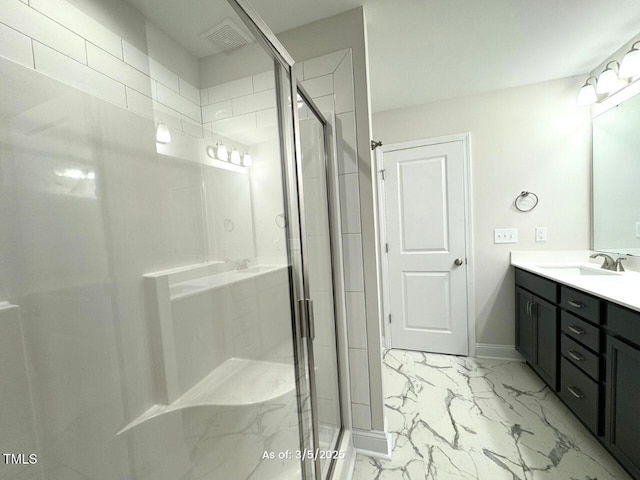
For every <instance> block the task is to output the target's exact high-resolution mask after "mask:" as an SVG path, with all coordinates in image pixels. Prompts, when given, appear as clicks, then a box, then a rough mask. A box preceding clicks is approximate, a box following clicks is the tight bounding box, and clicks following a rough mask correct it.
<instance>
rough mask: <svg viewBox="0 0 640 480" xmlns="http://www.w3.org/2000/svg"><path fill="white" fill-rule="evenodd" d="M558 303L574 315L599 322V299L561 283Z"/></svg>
mask: <svg viewBox="0 0 640 480" xmlns="http://www.w3.org/2000/svg"><path fill="white" fill-rule="evenodd" d="M560 305H561V306H562V308H564V309H566V310H568V311H570V312H573V313H575V314H576V315H580V316H581V317H583V318H586V319H587V320H590V321H592V322H593V323H597V324H600V300H598V299H597V298H595V297H592V296H591V295H587V294H586V293H582V292H579V291H578V290H573V289H572V288H569V287H565V286H564V285H561V286H560Z"/></svg>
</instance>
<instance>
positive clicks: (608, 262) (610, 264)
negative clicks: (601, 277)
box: [589, 253, 622, 272]
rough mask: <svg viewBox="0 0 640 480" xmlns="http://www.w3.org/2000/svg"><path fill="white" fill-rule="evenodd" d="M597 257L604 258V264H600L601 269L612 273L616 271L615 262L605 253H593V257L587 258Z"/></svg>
mask: <svg viewBox="0 0 640 480" xmlns="http://www.w3.org/2000/svg"><path fill="white" fill-rule="evenodd" d="M598 257H602V258H604V262H602V268H604V269H605V270H611V271H613V272H615V271H616V261H615V260H614V259H613V258H611V257H610V256H609V255H607V254H606V253H594V254H593V255H590V256H589V258H598ZM620 267H622V265H620Z"/></svg>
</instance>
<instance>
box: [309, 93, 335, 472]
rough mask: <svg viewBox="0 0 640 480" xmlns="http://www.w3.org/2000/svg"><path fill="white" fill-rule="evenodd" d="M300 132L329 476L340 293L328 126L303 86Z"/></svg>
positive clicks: (317, 392) (320, 457)
mask: <svg viewBox="0 0 640 480" xmlns="http://www.w3.org/2000/svg"><path fill="white" fill-rule="evenodd" d="M298 107H299V109H298V112H299V128H300V129H299V131H300V163H299V174H298V175H299V177H301V178H300V179H299V181H300V184H301V186H300V190H301V196H302V202H303V206H304V208H303V212H304V215H303V238H304V262H305V270H306V276H305V279H306V292H307V298H309V299H310V300H311V302H312V303H311V306H310V310H311V314H310V315H311V316H312V322H311V323H310V327H309V328H310V334H309V339H310V343H311V345H312V347H311V349H310V350H311V354H310V355H311V359H310V368H311V382H312V389H313V390H314V391H313V395H312V403H313V412H314V427H315V428H314V433H315V435H314V439H315V441H314V445H315V446H316V449H317V453H318V454H317V465H316V467H317V468H316V472H317V477H318V478H322V479H324V478H328V476H329V475H330V474H331V468H332V464H333V460H335V459H336V458H337V457H338V456H339V455H340V452H338V451H337V448H338V445H339V442H340V436H341V433H342V412H341V399H340V388H339V369H338V367H339V366H338V343H337V333H336V308H335V298H334V271H333V261H334V257H333V253H334V252H333V250H332V240H333V237H332V233H334V232H332V229H331V221H330V219H331V216H330V211H331V210H330V207H331V205H330V203H329V202H330V195H329V194H328V192H329V185H328V181H329V179H330V178H331V177H330V171H329V165H328V158H327V150H328V148H327V138H328V137H327V131H326V129H327V128H328V125H327V123H326V121H325V119H324V117H323V116H322V114H321V113H320V112H319V111H318V110H317V109H316V107H315V105H314V104H313V102H312V101H311V100H309V99H308V97H307V95H306V94H305V93H304V92H303V91H302V90H299V91H298Z"/></svg>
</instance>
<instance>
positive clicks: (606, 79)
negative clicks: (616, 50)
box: [596, 61, 619, 93]
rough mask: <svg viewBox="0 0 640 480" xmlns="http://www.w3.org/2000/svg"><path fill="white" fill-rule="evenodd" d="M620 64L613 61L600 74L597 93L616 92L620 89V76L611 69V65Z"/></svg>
mask: <svg viewBox="0 0 640 480" xmlns="http://www.w3.org/2000/svg"><path fill="white" fill-rule="evenodd" d="M612 63H615V64H616V65H617V64H618V62H616V61H613V62H609V63H608V64H607V68H605V69H604V71H603V72H602V73H601V74H600V76H599V77H598V84H597V86H596V93H609V92H612V91H613V90H615V89H616V88H617V87H618V83H619V79H618V74H617V73H616V72H615V70H613V69H612V68H611V67H609V65H610V64H612Z"/></svg>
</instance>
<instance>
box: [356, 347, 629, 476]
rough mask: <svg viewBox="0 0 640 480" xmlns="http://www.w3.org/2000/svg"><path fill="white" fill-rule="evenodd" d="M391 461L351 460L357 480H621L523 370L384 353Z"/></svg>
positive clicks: (462, 359)
mask: <svg viewBox="0 0 640 480" xmlns="http://www.w3.org/2000/svg"><path fill="white" fill-rule="evenodd" d="M383 375H384V389H385V405H386V415H387V417H388V420H389V430H390V431H391V433H392V434H393V435H394V441H395V446H394V449H393V453H392V456H391V460H383V459H379V458H372V457H366V456H363V455H358V457H357V460H356V467H355V472H354V476H353V478H354V479H357V480H373V479H375V480H386V479H394V480H395V479H403V480H404V479H412V480H416V479H421V480H422V479H428V480H433V479H440V480H449V479H465V480H466V479H481V480H502V479H509V480H534V479H535V480H538V479H540V480H542V479H548V480H565V479H566V480H570V479H575V480H596V479H597V480H608V479H616V480H628V479H629V478H630V477H629V476H628V475H627V474H626V473H625V472H624V470H623V469H622V467H620V466H619V465H618V464H617V463H616V462H615V461H614V460H613V459H612V458H611V456H610V455H609V454H608V453H607V452H606V451H605V450H604V448H603V447H602V446H601V445H600V444H599V443H598V442H597V441H596V440H595V439H594V438H593V437H592V436H591V435H590V434H589V433H588V431H587V429H586V428H585V427H584V426H582V424H581V423H579V422H578V421H577V420H576V419H575V418H574V417H573V415H572V414H571V413H570V412H569V410H568V409H567V408H566V407H565V406H564V404H563V403H562V402H561V401H560V400H559V399H558V398H557V397H556V396H555V395H554V394H553V393H552V392H551V391H550V390H549V389H548V388H547V387H546V386H545V385H544V384H543V382H542V380H540V379H539V378H538V377H537V376H536V374H535V373H533V371H532V370H531V369H530V368H529V367H528V366H527V365H525V364H524V363H520V362H513V361H496V360H479V359H475V358H467V357H455V356H449V355H436V354H428V353H427V354H425V353H419V352H409V351H404V350H389V351H387V352H386V353H385V356H384V373H383Z"/></svg>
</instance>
